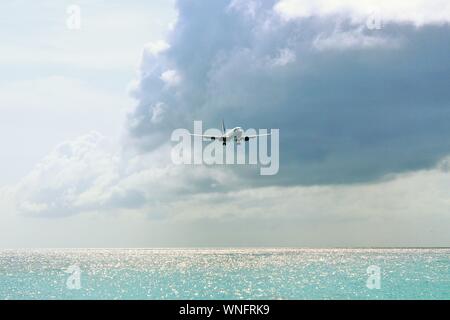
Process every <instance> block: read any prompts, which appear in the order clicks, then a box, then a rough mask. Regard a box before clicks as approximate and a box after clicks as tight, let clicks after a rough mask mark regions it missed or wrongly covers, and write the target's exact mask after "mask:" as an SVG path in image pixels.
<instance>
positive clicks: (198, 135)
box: [190, 133, 222, 140]
mask: <svg viewBox="0 0 450 320" xmlns="http://www.w3.org/2000/svg"><path fill="white" fill-rule="evenodd" d="M190 135H191V136H194V137H202V138H205V139H210V140H216V139H217V140H218V139H221V138H222V136H210V135H206V134H194V133H191V134H190Z"/></svg>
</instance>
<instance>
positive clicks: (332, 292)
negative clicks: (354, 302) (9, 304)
mask: <svg viewBox="0 0 450 320" xmlns="http://www.w3.org/2000/svg"><path fill="white" fill-rule="evenodd" d="M371 265H375V266H378V267H379V268H380V277H379V278H377V279H379V280H380V281H379V284H380V288H379V289H376V288H374V289H369V288H368V287H367V285H366V284H367V279H368V277H369V275H368V274H367V268H368V267H369V266H371ZM70 266H75V267H73V268H75V269H73V268H72V270H71V272H72V274H71V273H66V271H67V269H68V268H69V267H70ZM77 267H78V268H79V270H80V273H79V277H78V273H77V272H75V273H73V272H74V271H73V270H77V269H76V268H77ZM69 278H70V279H71V280H69V286H68V285H67V282H68V279H69ZM74 279H75V281H74ZM78 279H79V282H78ZM78 285H79V286H78ZM78 287H79V289H77V288H78ZM69 288H71V289H69ZM0 299H450V249H58V250H50V249H46V250H1V251H0Z"/></svg>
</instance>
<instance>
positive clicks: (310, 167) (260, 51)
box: [0, 0, 450, 248]
mask: <svg viewBox="0 0 450 320" xmlns="http://www.w3.org/2000/svg"><path fill="white" fill-rule="evenodd" d="M71 5H77V6H78V8H79V9H80V22H81V24H80V27H81V28H80V29H70V28H68V26H67V23H66V22H67V19H68V18H69V16H70V13H68V12H67V8H68V7H69V6H71ZM0 12H1V13H0V18H1V19H0V36H1V38H2V39H3V41H2V42H1V43H0V52H1V55H0V67H1V70H2V72H1V73H0V111H1V117H0V146H1V148H0V155H1V159H2V166H1V168H0V247H3V248H17V247H189V246H196V247H217V246H244V247H245V246H275V247H276V246H299V247H347V246H349V247H364V246H367V247H376V246H450V233H449V232H448V230H449V228H450V205H449V204H450V197H449V195H448V190H449V188H450V173H449V169H450V139H449V137H450V126H449V125H448V123H449V120H450V91H449V90H448V85H449V83H450V55H449V52H450V4H449V3H448V2H446V1H440V0H432V1H425V0H417V1H395V2H394V1H370V0H367V1H356V0H341V1H326V0H320V1H309V0H266V1H262V0H249V1H243V0H217V1H205V0H203V1H201V0H183V1H167V0H164V1H163V0H155V1H148V2H142V1H127V2H126V3H125V2H123V1H122V2H119V1H100V0H97V1H78V2H76V3H75V2H72V1H55V0H48V1H40V2H39V3H30V2H29V1H28V2H25V1H20V0H15V1H13V0H8V1H3V2H2V3H1V4H0ZM222 118H224V119H225V122H226V123H227V126H229V127H233V126H242V127H244V128H277V129H279V130H280V169H279V172H278V174H276V175H272V176H262V175H260V174H259V170H257V169H258V168H255V166H222V165H216V166H205V165H176V164H174V163H173V162H172V161H171V157H170V154H171V150H172V147H173V143H172V142H171V141H170V137H171V133H172V132H173V130H175V129H177V128H187V129H192V127H193V121H194V120H202V121H203V124H204V127H205V128H218V127H219V124H220V121H221V120H222Z"/></svg>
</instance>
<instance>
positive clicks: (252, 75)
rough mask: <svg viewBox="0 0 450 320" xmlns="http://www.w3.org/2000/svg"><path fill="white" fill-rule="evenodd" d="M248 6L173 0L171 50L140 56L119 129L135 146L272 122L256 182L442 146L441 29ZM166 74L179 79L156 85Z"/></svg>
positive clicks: (445, 68) (445, 34) (447, 144)
mask: <svg viewBox="0 0 450 320" xmlns="http://www.w3.org/2000/svg"><path fill="white" fill-rule="evenodd" d="M252 3H255V5H251V6H250V5H249V4H245V3H244V2H242V3H241V2H232V3H230V1H207V2H205V1H194V0H192V1H179V3H178V10H179V19H178V21H177V24H176V26H175V28H174V30H173V31H172V33H171V35H170V37H169V41H168V43H169V44H170V49H168V50H166V51H165V52H163V53H161V54H160V55H158V56H156V57H155V56H154V55H152V54H148V55H146V56H144V59H143V64H142V70H141V71H142V75H143V76H142V78H141V79H140V83H139V86H138V87H137V88H136V90H135V91H134V95H135V97H136V98H137V99H138V101H139V105H138V106H137V108H136V110H135V111H134V112H133V113H132V114H130V116H129V131H130V134H131V136H132V137H134V138H135V139H136V140H137V141H138V142H139V144H140V147H141V148H143V149H144V150H147V151H148V150H153V149H154V148H156V147H157V146H158V145H160V144H162V143H164V142H167V141H168V140H169V137H170V133H171V131H172V130H173V129H175V128H179V127H186V128H190V129H191V128H192V122H193V120H203V121H204V125H205V126H207V127H217V126H218V124H219V121H220V119H221V118H222V117H223V118H225V119H226V122H227V123H228V125H229V126H234V125H240V126H244V127H253V128H280V153H281V154H280V163H281V165H280V173H279V174H278V175H277V176H275V177H260V176H258V179H249V181H253V182H249V183H255V184H322V183H323V184H327V183H351V182H362V181H371V180H374V179H378V178H380V177H382V176H384V175H386V174H390V173H398V172H404V171H409V170H416V169H421V168H427V167H431V166H433V165H434V164H435V163H436V162H437V161H438V160H439V159H440V158H442V157H443V156H444V155H446V154H448V153H449V151H450V139H449V137H450V126H449V125H448V123H449V120H450V90H448V85H449V84H450V56H449V55H448V53H449V52H450V32H449V31H450V29H449V27H448V26H423V27H420V28H417V27H415V26H413V25H407V24H403V25H399V24H395V23H386V24H384V26H383V29H381V30H368V29H367V28H366V27H365V26H356V25H352V23H351V22H350V21H351V20H350V18H349V17H342V16H330V17H327V19H324V18H323V17H312V18H308V19H297V20H289V21H285V20H283V19H281V18H280V17H279V16H278V15H277V13H276V12H274V10H273V5H274V3H275V2H274V1H261V2H252ZM323 39H326V40H327V41H328V42H327V44H328V45H327V46H320V40H323ZM344 40H345V41H344ZM330 43H331V46H330V45H329V44H330ZM346 43H347V44H348V43H349V44H348V45H346ZM167 70H176V72H177V74H178V75H179V76H180V79H181V80H180V82H179V84H177V85H174V86H168V85H167V83H164V81H163V80H162V79H161V74H162V73H163V72H165V71H167ZM157 105H159V106H160V107H161V108H159V109H158V108H155V106H157ZM155 110H159V111H155ZM155 112H159V113H158V117H156V116H155ZM156 118H157V121H156V120H155V119H156ZM152 119H153V120H152ZM239 170H242V171H243V172H242V175H243V176H245V175H248V177H249V178H250V177H254V176H255V174H254V173H255V171H251V172H249V171H248V170H247V169H242V168H240V169H239Z"/></svg>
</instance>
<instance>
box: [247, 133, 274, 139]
mask: <svg viewBox="0 0 450 320" xmlns="http://www.w3.org/2000/svg"><path fill="white" fill-rule="evenodd" d="M264 136H270V133H264V134H255V135H251V136H245V137H244V138H249V139H253V138H258V137H264Z"/></svg>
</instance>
